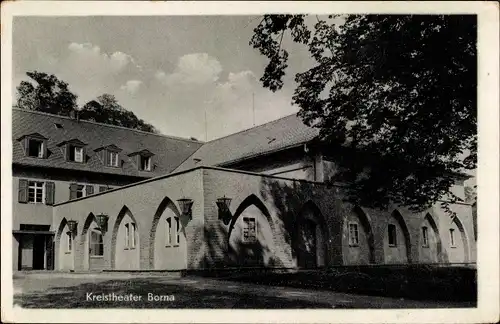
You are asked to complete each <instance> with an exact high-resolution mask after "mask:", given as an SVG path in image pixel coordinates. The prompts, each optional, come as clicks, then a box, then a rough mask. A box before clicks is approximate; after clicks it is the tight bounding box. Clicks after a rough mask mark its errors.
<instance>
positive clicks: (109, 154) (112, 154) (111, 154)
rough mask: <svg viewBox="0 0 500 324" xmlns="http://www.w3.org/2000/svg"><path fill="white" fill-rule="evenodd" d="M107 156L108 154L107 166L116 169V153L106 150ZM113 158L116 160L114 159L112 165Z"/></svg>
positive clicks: (117, 159)
mask: <svg viewBox="0 0 500 324" xmlns="http://www.w3.org/2000/svg"><path fill="white" fill-rule="evenodd" d="M107 154H108V166H109V167H113V168H118V166H119V162H118V161H119V157H118V152H115V151H111V150H107ZM113 156H115V157H116V159H115V162H116V163H114V164H113Z"/></svg>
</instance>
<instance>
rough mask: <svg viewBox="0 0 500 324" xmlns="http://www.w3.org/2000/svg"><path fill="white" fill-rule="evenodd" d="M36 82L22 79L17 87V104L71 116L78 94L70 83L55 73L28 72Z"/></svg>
mask: <svg viewBox="0 0 500 324" xmlns="http://www.w3.org/2000/svg"><path fill="white" fill-rule="evenodd" d="M26 74H27V75H28V76H29V77H30V78H31V79H32V80H33V81H34V82H35V83H36V84H35V85H34V84H33V83H32V82H29V81H21V83H20V84H19V86H18V87H17V106H18V107H19V108H21V109H27V110H37V111H42V112H46V113H50V114H57V115H63V116H69V115H70V113H71V111H73V110H75V109H76V108H77V104H76V98H77V96H76V95H75V94H74V93H72V92H71V91H70V90H69V88H68V84H67V83H66V82H64V81H61V80H59V79H58V78H57V77H56V76H55V75H53V74H47V73H43V72H37V71H33V72H27V73H26Z"/></svg>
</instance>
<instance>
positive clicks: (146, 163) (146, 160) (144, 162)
mask: <svg viewBox="0 0 500 324" xmlns="http://www.w3.org/2000/svg"><path fill="white" fill-rule="evenodd" d="M140 160H141V165H140V168H141V170H142V171H151V157H150V156H141V157H140Z"/></svg>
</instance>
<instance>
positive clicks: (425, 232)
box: [422, 226, 429, 248]
mask: <svg viewBox="0 0 500 324" xmlns="http://www.w3.org/2000/svg"><path fill="white" fill-rule="evenodd" d="M422 247H425V248H428V247H429V228H428V227H427V226H422Z"/></svg>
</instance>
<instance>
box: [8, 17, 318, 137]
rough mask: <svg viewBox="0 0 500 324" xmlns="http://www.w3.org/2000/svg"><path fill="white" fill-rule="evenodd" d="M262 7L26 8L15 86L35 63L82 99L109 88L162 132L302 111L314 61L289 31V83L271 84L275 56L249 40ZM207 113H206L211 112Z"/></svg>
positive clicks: (221, 128) (233, 128)
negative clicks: (207, 12) (296, 97)
mask: <svg viewBox="0 0 500 324" xmlns="http://www.w3.org/2000/svg"><path fill="white" fill-rule="evenodd" d="M259 21H260V19H259V17H258V16H170V17H169V16H154V17H144V16H133V17H124V16H88V17H16V18H15V19H14V22H13V44H12V47H13V83H12V87H13V89H12V91H13V94H14V95H15V92H16V90H15V88H16V86H18V85H19V83H20V82H21V81H22V80H28V77H27V76H26V72H28V71H33V70H37V71H40V72H46V73H51V74H54V75H56V76H57V77H58V78H59V79H61V80H64V81H66V82H67V83H68V84H69V86H70V90H71V91H72V92H73V93H75V94H76V95H78V100H77V102H78V104H79V106H83V105H84V104H85V103H86V102H88V101H90V100H92V99H95V98H96V97H97V96H99V95H101V94H103V93H109V94H113V95H115V97H116V98H117V99H118V101H119V103H120V104H121V105H122V106H123V107H124V108H126V109H128V110H131V111H133V112H134V113H135V114H136V115H137V116H138V117H139V118H141V119H144V120H145V121H146V122H148V123H150V124H152V125H154V126H155V127H156V128H157V129H158V130H159V131H160V132H161V133H162V134H165V135H174V136H180V137H195V138H197V139H199V140H211V139H215V138H219V137H222V136H225V135H228V134H231V133H234V132H237V131H240V130H243V129H247V128H250V127H252V126H253V125H254V124H255V125H259V124H262V123H265V122H268V121H271V120H274V119H277V118H279V117H282V116H286V115H289V114H292V113H295V112H297V111H298V107H296V106H292V104H291V102H292V95H293V90H294V88H295V82H294V75H295V73H297V72H301V71H304V70H306V69H307V68H308V67H310V66H312V59H311V58H310V55H309V54H308V52H307V49H306V48H305V47H302V46H301V45H297V44H293V42H292V41H291V40H290V39H285V40H284V43H283V45H284V46H286V47H287V49H289V50H290V51H289V52H290V57H289V63H290V64H289V68H288V70H287V75H286V77H285V85H284V87H283V89H282V90H281V91H278V92H275V93H273V92H271V91H270V90H267V89H265V88H263V87H262V85H261V83H260V81H259V78H260V77H261V76H262V74H263V71H264V68H265V66H266V63H267V59H266V58H265V57H264V56H262V55H260V54H259V52H258V51H257V50H256V49H253V48H252V47H251V46H250V45H249V41H250V39H251V37H252V34H253V29H254V28H255V27H256V26H257V25H258V23H259ZM205 115H206V118H205Z"/></svg>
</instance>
